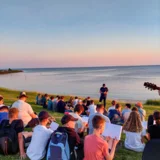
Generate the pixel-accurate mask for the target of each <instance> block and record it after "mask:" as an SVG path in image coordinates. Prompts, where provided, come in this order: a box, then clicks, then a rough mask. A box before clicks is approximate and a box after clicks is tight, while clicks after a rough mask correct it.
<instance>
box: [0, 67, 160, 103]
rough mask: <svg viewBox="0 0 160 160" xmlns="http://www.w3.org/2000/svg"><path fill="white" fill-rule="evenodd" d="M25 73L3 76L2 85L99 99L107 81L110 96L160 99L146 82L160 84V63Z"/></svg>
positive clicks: (42, 69)
mask: <svg viewBox="0 0 160 160" xmlns="http://www.w3.org/2000/svg"><path fill="white" fill-rule="evenodd" d="M23 70H24V72H23V73H15V74H7V75H1V76H0V86H1V87H6V88H11V89H18V90H30V91H37V92H45V93H50V94H51V93H54V94H59V95H77V96H83V97H87V96H90V97H93V98H99V88H100V87H101V85H102V84H103V83H105V84H106V85H107V87H108V89H109V94H108V99H117V100H132V101H135V100H143V101H144V100H147V99H158V98H160V96H159V95H158V92H157V91H149V90H148V89H146V88H145V87H144V86H143V84H144V82H145V81H148V82H152V83H155V84H157V85H159V86H160V66H125V67H124V66H123V67H122V66H121V67H118V66H117V67H89V68H86V67H85V68H37V69H31V68H30V69H23Z"/></svg>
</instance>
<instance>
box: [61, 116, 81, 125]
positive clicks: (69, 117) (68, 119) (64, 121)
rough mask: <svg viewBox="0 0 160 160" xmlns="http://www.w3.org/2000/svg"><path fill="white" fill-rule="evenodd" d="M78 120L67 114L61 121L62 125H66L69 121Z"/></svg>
mask: <svg viewBox="0 0 160 160" xmlns="http://www.w3.org/2000/svg"><path fill="white" fill-rule="evenodd" d="M77 120H78V119H77V118H74V117H73V116H71V115H70V114H65V115H64V116H63V117H62V119H61V123H62V124H66V123H68V122H69V121H77Z"/></svg>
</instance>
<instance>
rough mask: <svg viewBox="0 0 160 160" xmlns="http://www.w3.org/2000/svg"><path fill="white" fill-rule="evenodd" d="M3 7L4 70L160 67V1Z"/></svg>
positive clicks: (62, 0) (0, 45) (0, 0)
mask: <svg viewBox="0 0 160 160" xmlns="http://www.w3.org/2000/svg"><path fill="white" fill-rule="evenodd" d="M0 4H1V5H0V57H1V58H0V59H1V60H0V61H1V63H0V68H5V67H15V68H16V67H20V68H23V67H70V66H107V65H140V64H159V63H160V47H159V46H160V1H159V0H152V1H150V0H134V1H133V0H130V1H128V0H99V1H98V0H92V1H89V0H81V1H75V0H68V1H66V0H59V1H55V0H45V1H44V0H34V1H33V0H27V1H22V0H14V1H9V0H0ZM2 59H3V60H2Z"/></svg>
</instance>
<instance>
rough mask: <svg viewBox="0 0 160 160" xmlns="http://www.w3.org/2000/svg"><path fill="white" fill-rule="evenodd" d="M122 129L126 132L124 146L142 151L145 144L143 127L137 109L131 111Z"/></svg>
mask: <svg viewBox="0 0 160 160" xmlns="http://www.w3.org/2000/svg"><path fill="white" fill-rule="evenodd" d="M123 130H124V132H125V134H126V138H125V143H124V145H125V148H127V149H129V150H133V151H135V152H143V150H144V147H145V144H144V143H143V141H144V139H143V136H144V134H143V132H142V131H143V127H142V123H141V119H140V115H139V114H138V112H137V111H132V112H131V114H130V116H129V118H128V120H127V121H126V123H125V124H124V126H123Z"/></svg>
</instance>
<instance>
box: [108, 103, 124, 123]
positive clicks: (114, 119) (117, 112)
mask: <svg viewBox="0 0 160 160" xmlns="http://www.w3.org/2000/svg"><path fill="white" fill-rule="evenodd" d="M121 109H122V106H121V104H119V103H117V104H116V109H113V110H110V112H109V115H108V117H109V119H110V120H111V123H113V124H122V123H123V119H122V113H121Z"/></svg>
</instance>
